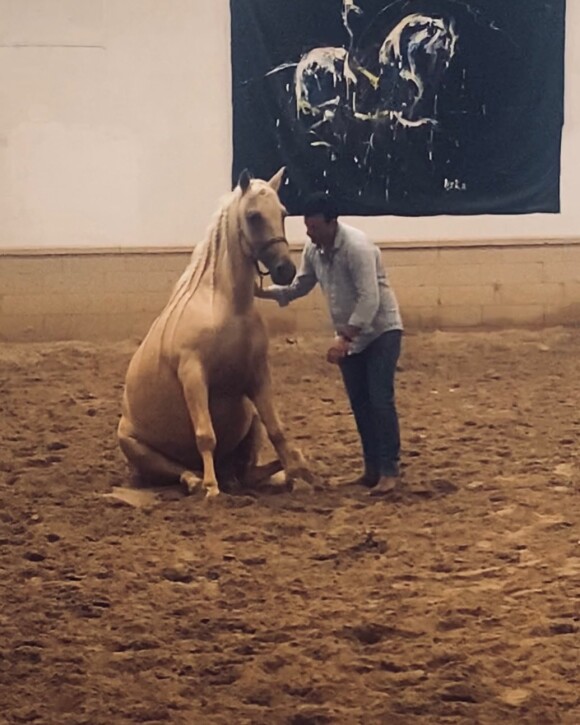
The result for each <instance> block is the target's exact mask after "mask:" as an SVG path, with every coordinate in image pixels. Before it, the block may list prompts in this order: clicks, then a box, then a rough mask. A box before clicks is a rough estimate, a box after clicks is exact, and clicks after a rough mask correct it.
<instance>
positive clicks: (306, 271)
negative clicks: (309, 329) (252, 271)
mask: <svg viewBox="0 0 580 725" xmlns="http://www.w3.org/2000/svg"><path fill="white" fill-rule="evenodd" d="M317 282H318V279H317V277H316V273H315V272H314V267H313V266H312V262H311V261H310V257H309V255H308V249H307V248H306V247H305V248H304V251H303V252H302V261H301V263H300V269H299V270H298V273H297V275H296V277H295V278H294V281H293V282H292V284H289V285H285V286H284V285H278V284H273V285H270V286H269V287H266V289H260V288H256V290H255V294H256V297H259V298H260V299H263V300H276V302H277V303H278V304H279V305H280V307H286V305H289V304H290V302H292V300H296V299H298V298H299V297H304V295H307V294H308V293H309V292H310V291H311V290H312V289H313V288H314V287H315V286H316V283H317Z"/></svg>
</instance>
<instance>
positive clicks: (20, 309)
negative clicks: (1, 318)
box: [0, 294, 46, 316]
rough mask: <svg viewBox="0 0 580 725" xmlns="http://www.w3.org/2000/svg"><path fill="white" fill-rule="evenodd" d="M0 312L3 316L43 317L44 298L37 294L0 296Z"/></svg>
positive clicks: (44, 310)
mask: <svg viewBox="0 0 580 725" xmlns="http://www.w3.org/2000/svg"><path fill="white" fill-rule="evenodd" d="M0 311H2V313H3V314H5V315H23V316H25V315H43V314H44V313H45V312H46V296H45V295H38V294H28V295H27V294H18V295H2V298H1V300H0Z"/></svg>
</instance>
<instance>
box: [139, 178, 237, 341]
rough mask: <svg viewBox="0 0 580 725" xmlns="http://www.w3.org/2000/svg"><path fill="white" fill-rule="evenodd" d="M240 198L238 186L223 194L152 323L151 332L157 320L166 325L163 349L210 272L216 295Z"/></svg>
mask: <svg viewBox="0 0 580 725" xmlns="http://www.w3.org/2000/svg"><path fill="white" fill-rule="evenodd" d="M239 200H240V192H239V189H234V190H233V191H231V192H229V193H228V194H225V195H224V196H223V197H222V198H221V200H220V204H219V206H218V209H217V211H216V212H215V213H214V215H213V217H212V220H211V222H210V224H209V225H208V227H207V231H206V235H205V238H204V239H203V240H202V241H200V242H197V243H196V244H195V245H194V247H193V250H192V252H191V256H190V258H189V263H188V265H187V267H186V268H185V270H184V271H183V273H182V274H181V276H180V277H179V279H178V280H177V282H176V283H175V285H174V286H173V289H172V291H171V294H170V296H169V300H168V301H167V304H166V305H165V307H164V308H163V310H162V312H161V314H160V315H159V316H158V317H157V319H156V320H155V321H154V323H153V325H152V326H151V329H150V334H151V333H152V332H153V329H154V328H155V327H157V325H158V324H163V326H164V329H163V332H162V336H161V339H162V344H161V347H160V350H159V352H160V353H161V348H163V347H164V339H165V336H166V334H167V333H170V328H171V337H172V336H173V334H174V332H175V330H176V329H177V326H178V324H179V321H180V319H181V316H182V315H183V312H184V310H185V309H186V307H187V305H188V303H189V302H190V300H191V299H192V297H193V296H194V295H195V293H196V292H197V290H198V289H199V286H200V284H201V281H202V279H204V278H206V277H207V275H208V274H209V275H210V276H211V291H212V295H211V297H212V299H213V292H214V291H215V289H216V278H215V275H216V266H217V260H218V255H219V253H220V250H221V248H222V246H223V245H224V243H227V238H228V234H229V232H230V229H231V226H232V224H231V222H232V217H233V216H234V214H235V212H236V211H237V202H239Z"/></svg>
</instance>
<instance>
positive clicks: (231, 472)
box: [118, 168, 310, 498]
mask: <svg viewBox="0 0 580 725" xmlns="http://www.w3.org/2000/svg"><path fill="white" fill-rule="evenodd" d="M283 175H284V168H282V169H280V171H278V173H277V174H275V175H274V176H273V177H272V178H271V179H270V181H264V180H261V179H253V178H251V176H250V175H249V173H248V172H247V171H244V172H242V174H241V176H240V179H239V182H238V185H237V186H236V188H235V189H234V191H233V192H232V193H231V194H230V195H229V196H228V197H227V198H226V200H225V202H224V203H223V205H222V207H221V209H220V210H219V212H218V214H217V216H216V219H215V221H214V223H213V225H212V226H211V227H210V229H209V231H208V235H207V237H206V239H205V241H203V242H201V243H200V244H198V245H197V246H196V247H195V248H194V250H193V253H192V255H191V260H190V263H189V265H188V266H187V268H186V270H185V271H184V273H183V274H182V276H181V278H180V279H179V281H178V282H177V284H176V285H175V287H174V289H173V292H172V294H171V296H170V299H169V302H168V303H167V305H166V306H165V308H164V309H163V310H162V312H161V314H160V315H159V316H158V317H157V319H156V320H155V321H154V322H153V324H152V325H151V328H150V329H149V332H148V333H147V335H146V337H145V339H144V340H143V342H142V343H141V345H140V346H139V348H138V349H137V351H136V352H135V354H134V356H133V358H132V360H131V362H130V364H129V368H128V371H127V376H126V381H125V389H124V395H123V404H122V416H121V420H120V422H119V427H118V438H119V445H120V447H121V450H122V451H123V453H124V454H125V456H126V458H127V459H128V461H129V463H130V464H131V465H132V467H133V468H134V469H135V471H136V473H137V474H138V475H139V476H140V477H141V478H142V479H148V480H152V479H154V480H156V481H161V480H167V481H169V480H174V481H179V482H181V484H182V485H184V486H185V487H186V488H187V490H188V491H189V492H190V493H193V492H194V491H195V490H196V489H198V488H200V487H201V488H202V489H203V490H204V491H205V496H206V498H211V497H214V496H216V495H218V493H219V490H220V486H221V487H222V488H224V489H225V488H227V487H228V486H229V485H230V484H232V483H235V482H236V481H238V482H239V483H241V484H242V485H243V484H244V483H245V482H248V481H251V480H252V477H253V476H254V478H255V477H256V476H255V474H256V462H257V458H258V451H259V446H260V433H261V423H262V424H263V426H264V427H265V429H266V432H267V434H268V437H269V439H270V441H271V443H272V445H273V446H274V449H275V450H276V453H277V454H278V458H279V461H276V462H274V463H273V464H270V465H269V466H265V467H262V468H267V469H268V470H269V473H270V474H271V473H273V472H276V471H277V470H280V469H281V468H283V469H284V470H285V473H286V478H287V481H288V482H290V483H291V482H292V481H293V480H294V479H296V478H302V479H306V480H310V474H309V472H308V469H307V467H306V464H305V461H304V458H303V456H302V454H301V452H300V451H299V450H298V449H297V448H296V447H295V446H294V445H293V444H292V443H291V442H290V441H289V439H288V438H287V436H286V434H285V432H284V429H283V427H282V424H281V422H280V419H279V417H278V414H277V411H276V408H275V405H274V402H273V392H272V383H271V377H270V371H269V365H268V337H267V333H266V329H265V326H264V323H263V321H262V318H261V316H260V314H259V312H258V310H257V309H256V307H255V306H254V287H255V276H256V269H257V265H258V262H261V263H262V264H264V265H265V266H266V268H267V269H268V272H269V274H270V276H271V277H272V280H273V281H274V282H275V283H276V284H284V285H285V284H289V283H290V282H291V281H292V280H293V278H294V276H295V274H296V267H295V266H294V263H293V262H292V259H291V257H290V251H289V247H288V242H287V240H286V237H285V235H284V217H285V215H286V210H285V209H284V207H283V206H282V204H281V202H280V199H279V197H278V190H279V188H280V184H281V181H282V177H283ZM198 473H199V474H200V475H198Z"/></svg>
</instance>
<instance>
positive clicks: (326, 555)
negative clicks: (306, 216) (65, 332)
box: [0, 329, 580, 725]
mask: <svg viewBox="0 0 580 725" xmlns="http://www.w3.org/2000/svg"><path fill="white" fill-rule="evenodd" d="M327 342H328V341H327V340H326V339H324V338H322V337H320V338H310V337H301V336H299V337H298V338H297V339H292V340H286V339H284V338H278V339H275V340H273V342H272V346H271V359H272V365H273V370H274V377H275V382H276V389H277V400H278V406H279V409H280V412H281V414H282V416H283V419H284V421H285V422H286V425H287V427H288V429H289V431H290V433H291V434H292V435H293V436H294V437H295V438H297V439H298V440H299V442H300V445H301V447H302V449H303V451H304V454H305V455H306V457H307V458H308V460H309V461H310V463H311V465H312V468H313V469H314V470H315V472H316V475H317V482H316V486H315V489H314V490H313V491H310V492H308V491H306V490H302V489H301V490H299V491H297V492H295V493H292V494H290V493H288V492H287V491H285V490H284V486H273V487H272V488H271V490H267V491H262V492H260V493H259V494H252V495H238V496H226V495H224V496H222V497H221V498H220V500H219V501H218V502H216V503H215V504H211V505H207V504H205V503H204V502H203V501H202V500H200V499H198V498H195V497H184V496H183V495H182V493H181V492H180V491H179V490H177V489H171V488H166V489H162V490H158V489H153V490H145V491H143V490H142V491H135V490H131V489H130V485H131V478H130V475H129V471H128V469H127V466H126V463H125V461H124V459H123V458H122V456H121V454H120V452H119V450H118V448H117V443H116V438H115V428H116V423H117V419H118V415H119V406H120V396H121V390H122V383H123V378H124V373H125V370H126V366H127V363H128V360H129V358H130V355H131V354H132V352H133V350H134V348H135V344H134V343H133V342H127V343H124V344H115V345H112V344H111V345H92V344H85V343H58V344H36V345H11V344H3V345H2V346H0V407H1V409H2V410H1V412H2V415H1V437H2V448H1V450H0V498H1V503H0V586H1V602H2V606H1V609H0V722H1V723H24V722H32V723H46V724H48V725H61V724H68V723H71V724H72V723H74V724H78V725H80V724H81V723H82V724H85V725H111V724H116V723H179V724H182V723H183V724H187V725H189V724H191V723H196V724H197V723H199V724H200V725H205V724H206V723H207V724H208V725H209V724H213V723H224V724H227V725H238V724H239V723H256V724H257V725H259V724H262V723H263V724H264V725H265V724H266V723H268V724H270V723H285V724H286V723H287V724H288V725H321V724H325V723H340V724H342V723H344V724H349V723H366V724H368V725H374V724H376V723H384V724H386V725H391V724H392V725H398V724H399V723H400V724H402V725H408V724H414V723H437V724H439V723H466V724H467V723H470V724H471V723H482V724H489V725H496V724H497V723H533V724H537V725H549V724H550V723H565V724H570V725H572V724H575V723H578V722H580V674H579V671H580V633H579V628H580V624H579V620H580V604H579V601H580V526H579V523H580V499H579V496H578V491H579V480H580V469H579V466H580V460H579V451H578V445H577V439H578V432H579V430H580V385H579V384H578V372H577V371H578V365H579V363H578V360H579V359H580V332H579V331H578V330H565V329H552V330H546V331H542V332H515V331H511V332H507V331H506V332H494V333H462V334H455V333H454V334H452V333H440V332H439V333H429V334H427V333H425V334H418V335H407V336H406V338H405V340H404V353H403V356H402V359H401V370H400V372H399V377H398V401H399V411H400V417H401V426H402V436H403V446H404V455H403V463H404V482H405V490H404V492H403V493H402V494H401V495H399V496H397V497H396V498H394V499H392V498H391V499H372V498H370V497H369V496H368V494H367V493H366V492H365V491H362V490H355V489H353V488H352V487H348V486H345V485H344V481H346V480H348V479H349V478H352V477H354V476H356V475H357V474H358V473H359V472H360V453H359V444H358V439H357V435H356V432H355V429H354V423H353V420H352V417H351V415H350V412H349V409H348V405H347V402H346V398H345V394H344V391H343V388H342V384H341V381H340V379H339V375H338V371H337V369H336V368H334V367H331V366H329V365H328V364H327V363H326V362H325V361H324V352H325V349H326V345H327ZM271 456H272V452H271V449H269V448H266V449H265V450H264V459H265V460H266V459H268V458H269V457H271ZM111 494H112V495H111Z"/></svg>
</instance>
